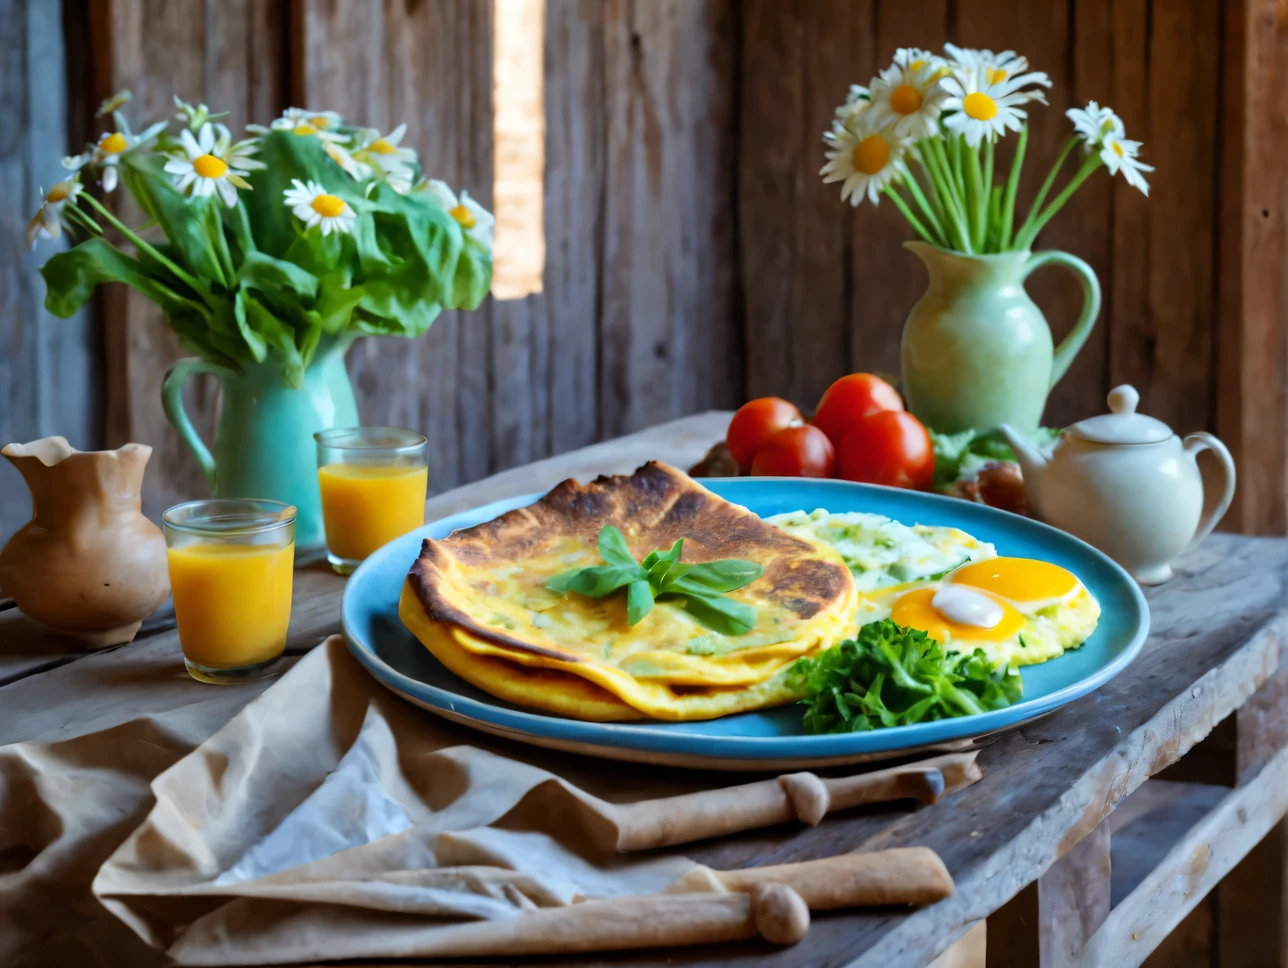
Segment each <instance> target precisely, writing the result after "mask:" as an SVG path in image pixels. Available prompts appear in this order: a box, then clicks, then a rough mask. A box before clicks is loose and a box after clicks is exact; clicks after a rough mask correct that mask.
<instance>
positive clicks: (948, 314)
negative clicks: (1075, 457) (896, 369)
mask: <svg viewBox="0 0 1288 968" xmlns="http://www.w3.org/2000/svg"><path fill="white" fill-rule="evenodd" d="M904 246H905V247H906V248H908V249H911V250H912V251H913V252H915V253H916V254H917V255H918V256H920V257H921V260H922V261H923V262H924V263H925V264H926V269H927V270H928V271H929V273H930V287H929V289H927V290H926V293H925V294H924V295H923V296H922V297H921V299H919V300H918V301H917V304H916V305H915V306H913V307H912V312H911V313H910V314H909V315H908V322H907V323H906V325H905V326H904V329H903V345H902V362H903V396H904V401H905V402H906V403H907V405H908V409H909V410H910V411H912V413H913V414H914V415H915V416H916V417H917V419H918V420H920V421H921V422H922V423H924V424H925V425H926V426H927V427H930V428H931V429H932V430H937V431H939V432H941V433H956V432H957V431H959V430H967V429H972V430H980V431H985V430H992V429H993V428H994V427H998V426H1000V425H1001V424H1009V425H1010V426H1012V427H1015V428H1017V429H1020V430H1025V431H1033V430H1036V429H1037V428H1038V424H1039V422H1040V421H1041V419H1042V411H1043V410H1044V409H1045V407H1046V400H1047V394H1048V393H1049V392H1050V390H1051V388H1052V387H1054V386H1055V385H1056V383H1058V382H1059V380H1060V378H1061V377H1062V376H1064V374H1065V372H1066V371H1067V370H1068V369H1069V364H1070V363H1072V362H1073V358H1074V357H1075V356H1077V355H1078V351H1079V350H1080V349H1082V346H1083V344H1084V343H1085V342H1086V341H1087V336H1088V335H1089V334H1090V333H1091V327H1092V326H1093V325H1094V324H1095V321H1096V316H1097V315H1098V314H1099V312H1100V283H1099V282H1098V281H1097V279H1096V274H1095V272H1093V271H1092V269H1091V266H1089V265H1087V263H1085V262H1083V261H1082V260H1081V259H1079V258H1077V257H1076V256H1072V255H1069V254H1068V253H1066V252H1055V251H1049V252H1034V253H1029V252H1002V253H999V254H996V255H965V254H963V253H960V252H950V251H948V250H947V249H941V248H939V247H938V246H933V245H928V244H926V243H925V242H905V243H904ZM1046 265H1059V266H1064V267H1065V268H1067V269H1069V270H1070V271H1072V272H1073V274H1074V275H1076V276H1077V277H1078V279H1079V281H1080V282H1081V283H1082V296H1083V303H1082V313H1081V315H1080V316H1079V317H1078V321H1077V323H1076V324H1075V325H1074V327H1073V329H1072V330H1070V332H1069V335H1068V336H1066V337H1065V338H1064V340H1063V341H1062V342H1061V343H1060V345H1059V346H1058V347H1053V346H1052V340H1051V330H1050V328H1049V327H1048V326H1047V322H1046V319H1045V318H1044V317H1043V315H1042V312H1041V311H1040V310H1039V309H1038V307H1037V306H1036V305H1035V304H1034V302H1033V300H1032V299H1030V298H1029V294H1028V293H1027V292H1025V291H1024V280H1025V279H1027V278H1028V276H1029V274H1030V273H1032V272H1033V271H1034V270H1035V269H1039V268H1041V267H1042V266H1046Z"/></svg>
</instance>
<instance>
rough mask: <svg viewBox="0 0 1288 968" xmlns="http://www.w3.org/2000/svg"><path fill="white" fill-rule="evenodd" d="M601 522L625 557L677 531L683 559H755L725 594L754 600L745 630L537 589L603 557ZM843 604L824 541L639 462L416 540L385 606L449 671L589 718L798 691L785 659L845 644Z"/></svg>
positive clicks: (511, 698)
mask: <svg viewBox="0 0 1288 968" xmlns="http://www.w3.org/2000/svg"><path fill="white" fill-rule="evenodd" d="M606 524H612V525H614V526H616V527H617V528H618V529H619V530H620V531H621V532H622V534H623V535H624V536H625V538H626V541H627V544H628V545H629V547H630V550H631V553H632V554H633V555H634V556H635V558H636V559H637V560H639V559H642V558H643V557H644V556H645V555H647V554H648V553H649V552H650V551H653V550H655V549H659V548H660V549H666V548H669V547H670V546H671V545H672V544H673V543H674V542H675V541H676V540H677V539H680V538H683V539H684V550H683V556H682V558H681V560H682V561H684V562H689V563H700V562H707V561H716V560H719V559H724V558H742V559H746V560H749V561H754V562H756V563H757V564H759V565H761V566H762V567H763V568H764V569H765V573H764V575H763V576H762V577H760V578H758V579H756V580H755V581H753V582H751V583H750V584H749V585H746V586H744V587H743V588H740V589H738V590H736V591H734V592H730V593H729V595H730V597H732V598H736V599H738V600H740V601H742V602H745V603H747V604H748V605H751V606H753V607H754V609H755V614H756V624H755V626H754V627H753V628H752V629H751V630H750V631H749V632H746V633H745V634H742V635H731V634H730V635H726V634H722V633H719V632H715V631H712V630H711V629H709V628H707V627H706V626H704V625H702V624H700V623H699V622H698V621H697V620H696V619H694V618H693V617H692V616H690V615H689V613H688V612H686V611H684V609H683V608H682V607H681V605H680V603H676V602H673V601H667V600H661V601H659V602H658V603H657V604H656V606H655V607H654V608H653V610H652V611H651V612H650V613H649V614H648V615H647V616H645V618H644V619H643V620H642V621H641V622H639V623H638V624H637V625H635V626H633V627H632V626H630V625H628V624H627V621H626V596H625V594H612V595H609V596H607V597H605V598H597V599H596V598H587V597H584V596H582V595H578V594H576V593H569V594H568V595H567V597H564V596H561V595H558V594H556V593H553V592H550V591H548V590H547V589H546V587H545V586H546V582H547V581H549V580H550V579H551V578H553V577H554V576H555V575H558V574H561V573H563V572H565V571H569V570H571V569H574V568H581V567H586V566H590V565H600V564H602V563H603V562H602V560H601V559H600V557H599V553H598V551H597V539H598V535H599V532H600V529H602V528H603V527H604V525H606ZM855 607H856V592H855V587H854V581H853V579H852V577H851V575H850V571H849V569H848V568H847V567H846V564H845V562H844V560H843V559H842V558H841V556H840V554H839V553H838V552H837V551H836V550H835V549H833V548H832V547H830V546H829V545H827V544H824V543H822V542H819V541H813V540H810V539H808V538H805V537H799V536H795V535H792V534H789V533H787V532H786V531H784V530H782V529H780V528H778V527H776V526H774V525H772V524H769V523H767V522H765V521H763V520H761V519H760V518H759V517H757V516H756V515H754V514H752V513H751V512H750V511H748V510H747V509H746V508H742V507H739V506H738V505H735V504H730V503H729V502H728V501H725V500H724V499H722V498H720V497H718V496H716V495H715V494H713V493H711V492H710V491H708V490H707V489H706V488H704V487H702V486H701V485H700V484H698V483H697V482H696V481H694V480H693V479H692V478H690V477H689V476H688V475H686V474H683V473H681V472H680V471H677V470H675V469H674V468H672V467H668V466H666V465H665V464H661V463H658V462H651V463H648V464H646V465H644V466H643V467H641V468H640V469H639V470H637V471H636V472H635V473H634V474H632V475H630V476H617V477H600V478H598V479H596V480H594V481H592V482H591V483H589V484H586V485H582V484H579V483H577V482H576V481H573V480H568V481H564V482H563V483H562V484H560V485H559V486H557V487H556V488H555V489H554V490H552V491H551V492H550V493H549V494H547V495H546V496H545V497H543V498H542V499H541V500H539V501H538V502H537V503H536V504H533V505H531V506H529V507H526V508H520V509H518V510H515V511H511V512H509V513H508V514H503V515H501V516H500V517H498V518H496V519H494V520H492V521H489V522H487V523H485V524H480V525H478V526H476V527H473V528H467V529H464V530H461V531H457V532H455V533H453V534H452V535H450V536H448V537H447V538H444V539H442V540H440V541H435V540H426V541H425V542H424V545H423V546H422V550H421V553H420V557H419V558H418V559H417V561H416V563H415V564H414V565H413V566H412V569H411V573H410V574H409V575H408V577H407V581H406V582H405V584H404V587H403V592H402V599H401V602H400V603H399V615H400V616H401V617H402V620H403V622H404V623H405V624H406V625H407V627H408V628H409V629H410V630H411V631H412V633H413V634H414V635H415V636H416V637H417V638H418V639H420V641H421V642H422V643H424V645H425V646H426V648H428V649H429V650H430V652H432V653H433V654H434V656H435V657H436V658H438V660H439V661H440V662H442V663H443V665H445V666H446V667H447V668H448V669H450V670H451V671H452V672H454V673H456V674H457V675H458V676H460V677H461V678H462V679H465V680H466V681H467V682H470V683H472V684H473V685H475V686H477V687H478V688H480V689H483V690H484V691H486V692H488V693H491V694H492V695H494V696H496V697H498V698H500V699H504V700H506V701H508V702H512V703H516V704H519V705H523V706H529V707H533V708H536V709H541V710H544V711H547V712H551V713H556V714H558V715H561V716H568V717H572V718H576V719H588V720H596V721H613V720H629V719H642V718H653V719H663V720H696V719H711V718H714V717H717V716H724V715H727V714H729V713H735V712H742V711H745V710H750V709H761V708H764V707H768V706H774V705H780V704H782V703H786V702H791V701H793V700H795V699H797V698H799V695H798V689H799V686H795V687H794V686H793V685H792V684H791V683H790V681H789V677H788V675H787V669H788V667H789V666H790V665H791V664H792V663H793V662H794V661H795V660H796V659H797V658H799V657H800V656H803V655H809V654H812V653H814V652H817V651H819V650H820V649H824V648H827V647H828V646H830V645H831V644H832V643H833V642H835V641H838V640H839V639H841V638H844V637H845V636H846V635H847V634H848V633H849V631H850V625H851V623H852V620H853V615H854V610H855Z"/></svg>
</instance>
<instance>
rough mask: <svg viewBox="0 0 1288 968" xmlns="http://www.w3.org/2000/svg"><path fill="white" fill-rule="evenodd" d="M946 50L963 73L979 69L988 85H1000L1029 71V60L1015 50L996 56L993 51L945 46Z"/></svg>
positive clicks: (951, 45) (1005, 51) (952, 45)
mask: <svg viewBox="0 0 1288 968" xmlns="http://www.w3.org/2000/svg"><path fill="white" fill-rule="evenodd" d="M944 50H945V51H946V52H947V54H948V56H949V57H951V58H952V59H953V62H954V64H956V65H957V66H958V67H959V68H961V70H962V72H963V73H964V72H966V71H969V70H974V69H978V70H979V71H980V73H982V74H983V77H984V80H985V81H986V82H987V83H988V84H999V83H1001V82H1002V81H1005V80H1006V79H1007V78H1011V77H1015V76H1016V75H1018V74H1023V73H1024V72H1025V71H1027V70H1028V69H1029V59H1028V58H1027V57H1022V56H1020V55H1019V54H1017V53H1015V51H1013V50H1004V51H1002V52H1001V53H1000V54H994V53H993V52H992V51H991V50H976V49H975V48H973V47H958V46H956V45H954V44H944Z"/></svg>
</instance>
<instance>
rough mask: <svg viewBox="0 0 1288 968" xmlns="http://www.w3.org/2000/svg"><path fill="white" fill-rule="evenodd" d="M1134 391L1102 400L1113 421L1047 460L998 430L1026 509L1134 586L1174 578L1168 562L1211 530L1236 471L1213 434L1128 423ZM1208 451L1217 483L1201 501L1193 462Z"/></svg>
mask: <svg viewBox="0 0 1288 968" xmlns="http://www.w3.org/2000/svg"><path fill="white" fill-rule="evenodd" d="M1139 402H1140V394H1138V393H1137V392H1136V390H1135V389H1134V388H1133V387H1130V386H1120V387H1115V388H1114V389H1113V390H1111V391H1110V393H1109V409H1110V411H1112V412H1111V413H1107V414H1101V415H1100V416H1098V417H1090V418H1088V419H1086V420H1081V421H1079V422H1078V423H1076V424H1074V425H1073V426H1071V427H1068V428H1066V429H1065V431H1064V432H1063V433H1062V434H1061V435H1060V439H1059V440H1058V441H1057V442H1056V445H1055V448H1054V450H1052V452H1051V453H1050V456H1047V455H1045V454H1043V453H1042V452H1041V451H1039V450H1038V449H1037V448H1036V447H1034V446H1033V444H1032V443H1031V442H1030V441H1029V439H1028V438H1027V437H1025V436H1024V435H1023V434H1020V433H1017V432H1016V431H1015V430H1013V429H1012V428H1010V427H1007V426H1005V425H1003V426H1002V427H1001V428H999V429H1000V430H1001V432H1002V434H1003V435H1004V436H1005V437H1006V440H1007V442H1008V443H1009V444H1010V445H1011V449H1012V450H1014V451H1015V456H1016V457H1017V459H1018V460H1019V462H1020V468H1021V469H1022V470H1023V472H1024V489H1025V492H1026V494H1027V496H1028V501H1029V506H1030V507H1031V508H1033V510H1034V511H1035V512H1036V513H1037V515H1038V516H1039V517H1040V518H1042V520H1044V521H1046V522H1048V523H1049V524H1053V525H1055V526H1056V527H1057V528H1061V529H1063V530H1065V531H1068V532H1069V533H1070V534H1073V535H1076V536H1077V537H1079V538H1081V539H1082V540H1084V541H1086V542H1088V543H1089V544H1092V545H1095V546H1096V547H1097V548H1099V549H1100V550H1101V551H1103V552H1104V553H1105V554H1107V555H1109V557H1111V558H1113V559H1114V560H1115V561H1117V562H1118V563H1119V564H1120V565H1122V566H1123V567H1124V568H1126V569H1127V570H1128V571H1129V572H1131V574H1132V576H1133V577H1134V578H1135V579H1136V580H1137V581H1138V582H1140V583H1141V584H1142V585H1157V584H1159V583H1161V582H1165V581H1167V580H1168V579H1169V578H1171V577H1172V566H1171V562H1172V560H1173V559H1174V558H1175V557H1176V556H1177V555H1179V554H1180V553H1181V552H1183V551H1185V550H1187V549H1189V548H1192V547H1194V546H1195V545H1197V544H1198V543H1199V542H1200V541H1202V540H1203V539H1204V538H1206V537H1207V535H1208V533H1209V532H1210V531H1211V530H1212V529H1213V528H1214V527H1216V523H1217V522H1218V521H1220V520H1221V516H1222V515H1223V514H1225V512H1226V509H1227V508H1229V506H1230V501H1231V499H1233V497H1234V477H1235V475H1234V461H1233V460H1232V459H1231V457H1230V452H1229V451H1228V450H1226V448H1225V445H1224V444H1223V443H1221V441H1219V440H1218V439H1217V438H1215V437H1213V436H1212V435H1211V434H1205V433H1196V434H1190V435H1189V436H1187V437H1186V438H1185V439H1184V440H1181V439H1180V438H1179V437H1177V436H1176V434H1174V433H1172V429H1171V428H1170V427H1168V426H1167V424H1165V423H1163V422H1162V421H1161V420H1156V419H1154V418H1153V417H1147V416H1145V415H1144V414H1140V413H1136V404H1137V403H1139ZM1201 450H1210V451H1212V452H1213V453H1214V454H1215V455H1216V457H1217V459H1218V460H1219V461H1220V464H1221V476H1222V478H1223V480H1224V485H1223V489H1222V492H1221V496H1220V498H1219V499H1217V500H1215V501H1204V495H1203V480H1202V477H1201V475H1200V474H1199V467H1198V462H1197V461H1196V459H1195V457H1196V455H1197V454H1198V452H1199V451H1201Z"/></svg>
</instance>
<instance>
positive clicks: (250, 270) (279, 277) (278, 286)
mask: <svg viewBox="0 0 1288 968" xmlns="http://www.w3.org/2000/svg"><path fill="white" fill-rule="evenodd" d="M237 279H238V281H239V282H240V283H241V284H242V285H243V286H248V287H250V288H251V289H258V290H260V291H261V292H264V293H267V294H269V295H271V296H286V297H288V298H290V297H300V298H303V299H308V300H312V299H313V297H314V296H316V295H317V291H318V280H317V276H315V275H313V274H312V273H311V272H308V271H306V270H305V269H302V268H300V267H299V266H297V265H296V264H295V263H293V262H287V261H286V260H285V259H275V258H274V257H273V256H271V255H265V254H264V253H263V252H249V253H247V254H246V257H245V259H244V260H243V261H242V264H241V268H240V269H238V270H237Z"/></svg>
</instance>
